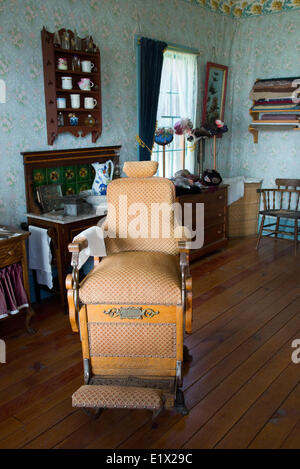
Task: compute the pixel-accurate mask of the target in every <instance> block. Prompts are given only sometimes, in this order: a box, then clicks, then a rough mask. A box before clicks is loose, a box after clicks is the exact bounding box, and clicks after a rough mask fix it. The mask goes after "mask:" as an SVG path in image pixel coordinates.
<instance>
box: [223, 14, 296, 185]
mask: <svg viewBox="0 0 300 469" xmlns="http://www.w3.org/2000/svg"><path fill="white" fill-rule="evenodd" d="M234 29H235V31H234V39H233V47H232V50H231V59H230V70H231V77H232V78H231V79H230V80H229V93H228V95H227V97H228V100H227V105H229V109H231V110H232V113H230V114H228V120H229V122H228V126H229V128H230V132H229V133H228V134H226V135H224V137H223V140H225V139H227V137H228V141H227V142H226V144H225V142H224V144H225V147H224V148H222V151H221V152H220V156H219V165H220V166H219V167H220V169H221V172H222V174H224V176H225V175H226V176H237V175H244V176H248V177H258V178H263V179H264V182H263V185H264V187H273V186H274V185H275V178H277V177H283V178H299V177H300V154H299V142H300V140H299V137H300V132H295V131H293V130H287V131H284V130H280V131H279V130H276V131H260V132H259V134H258V144H254V143H253V137H252V135H251V134H250V133H249V131H248V126H249V124H250V122H251V117H250V115H249V108H250V107H251V105H252V101H250V99H249V92H250V90H251V88H252V86H253V83H254V81H255V80H256V79H257V78H272V77H273V78H275V77H293V76H300V60H299V56H300V38H299V31H300V12H286V13H281V14H280V15H268V16H263V17H258V18H250V19H244V18H242V19H240V20H238V21H236V22H235V26H234ZM227 144H228V146H227Z"/></svg>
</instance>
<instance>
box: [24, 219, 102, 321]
mask: <svg viewBox="0 0 300 469" xmlns="http://www.w3.org/2000/svg"><path fill="white" fill-rule="evenodd" d="M26 215H27V222H28V225H32V226H36V227H39V228H44V229H46V230H48V235H49V236H50V238H51V241H52V246H53V254H54V263H55V265H56V268H57V276H58V283H59V294H60V304H61V305H62V307H63V308H64V309H65V311H66V312H67V294H66V288H65V279H66V274H67V273H68V270H69V269H70V265H71V254H70V253H69V251H68V244H69V243H70V242H71V241H72V239H73V238H74V237H75V236H77V235H78V234H79V233H80V232H81V231H83V230H86V229H87V228H90V227H91V226H95V225H97V223H98V222H99V220H100V219H101V218H102V217H103V216H104V215H105V213H103V215H96V214H88V215H78V216H77V217H64V218H62V219H59V218H54V217H53V218H50V217H49V216H47V214H40V215H35V214H34V213H27V214H26Z"/></svg>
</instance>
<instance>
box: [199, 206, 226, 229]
mask: <svg viewBox="0 0 300 469" xmlns="http://www.w3.org/2000/svg"><path fill="white" fill-rule="evenodd" d="M225 219H226V207H225V206H222V205H208V206H204V229H205V230H206V229H207V228H208V227H210V226H214V225H220V224H221V223H225Z"/></svg>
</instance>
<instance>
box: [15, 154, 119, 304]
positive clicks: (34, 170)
mask: <svg viewBox="0 0 300 469" xmlns="http://www.w3.org/2000/svg"><path fill="white" fill-rule="evenodd" d="M120 148H121V146H109V147H108V146H107V147H93V148H77V149H68V150H55V151H41V152H26V153H22V155H23V163H24V171H25V190H26V205H27V213H26V215H27V221H28V224H29V225H33V226H37V227H40V228H44V229H47V230H48V235H49V236H50V238H51V240H52V247H53V251H54V260H55V264H56V268H57V274H58V282H59V290H60V299H61V304H62V305H63V306H64V307H65V308H66V305H67V298H66V293H65V276H66V273H67V271H68V269H69V266H70V261H71V256H70V254H69V253H68V249H67V246H68V244H69V243H70V242H71V241H72V239H73V238H74V236H76V235H77V234H78V233H80V232H81V231H83V230H85V229H86V228H89V227H90V226H94V225H96V224H97V223H98V221H99V220H100V219H101V216H99V215H96V214H86V215H79V216H78V217H72V218H71V217H68V219H66V220H64V219H58V218H57V219H55V218H52V217H51V218H50V217H49V216H46V215H44V214H43V213H42V211H41V208H40V206H39V204H38V201H37V199H36V182H38V183H39V184H40V183H41V182H42V183H43V180H42V181H41V178H43V177H45V175H48V176H49V171H50V173H51V175H52V176H53V177H56V178H57V179H56V180H55V182H56V183H58V182H60V180H59V177H61V171H60V168H62V167H64V168H67V169H68V171H69V172H68V174H70V175H72V173H76V171H77V169H78V168H77V167H79V168H82V169H85V170H86V169H87V168H88V167H89V166H90V165H91V163H95V162H105V161H107V160H112V161H113V163H114V164H115V165H118V163H119V151H120ZM76 168H77V169H76ZM88 171H89V168H88ZM83 173H84V172H83ZM36 179H37V181H36ZM62 182H64V181H62ZM88 184H91V178H90V179H89V180H86V178H83V181H82V186H81V189H88V188H90V187H89V186H88ZM64 186H65V184H64ZM68 188H69V189H70V190H71V189H72V188H74V192H75V193H76V191H77V192H78V190H80V184H78V183H77V182H74V183H70V184H69V185H68V187H66V186H65V187H64V191H65V193H71V192H70V191H69V190H68Z"/></svg>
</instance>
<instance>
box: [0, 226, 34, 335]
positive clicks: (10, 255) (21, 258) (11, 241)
mask: <svg viewBox="0 0 300 469" xmlns="http://www.w3.org/2000/svg"><path fill="white" fill-rule="evenodd" d="M1 228H6V229H7V230H9V231H10V232H11V233H13V234H12V235H11V236H10V237H8V238H1V236H0V269H1V268H3V267H7V266H8V265H12V264H16V263H17V262H20V263H21V265H22V274H23V284H24V288H25V291H26V294H27V298H28V304H29V307H28V308H27V313H26V319H25V327H26V330H27V332H28V333H29V334H34V333H35V331H34V329H33V328H32V327H31V326H30V322H31V319H32V316H33V315H34V314H35V312H34V310H33V308H32V307H31V305H30V289H29V278H28V268H27V254H26V244H25V242H26V239H27V238H28V237H29V235H30V233H28V232H26V231H22V230H19V229H17V228H13V227H10V226H5V227H4V226H1ZM9 317H10V318H11V317H13V316H9ZM5 319H7V318H5ZM1 320H2V319H1Z"/></svg>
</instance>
